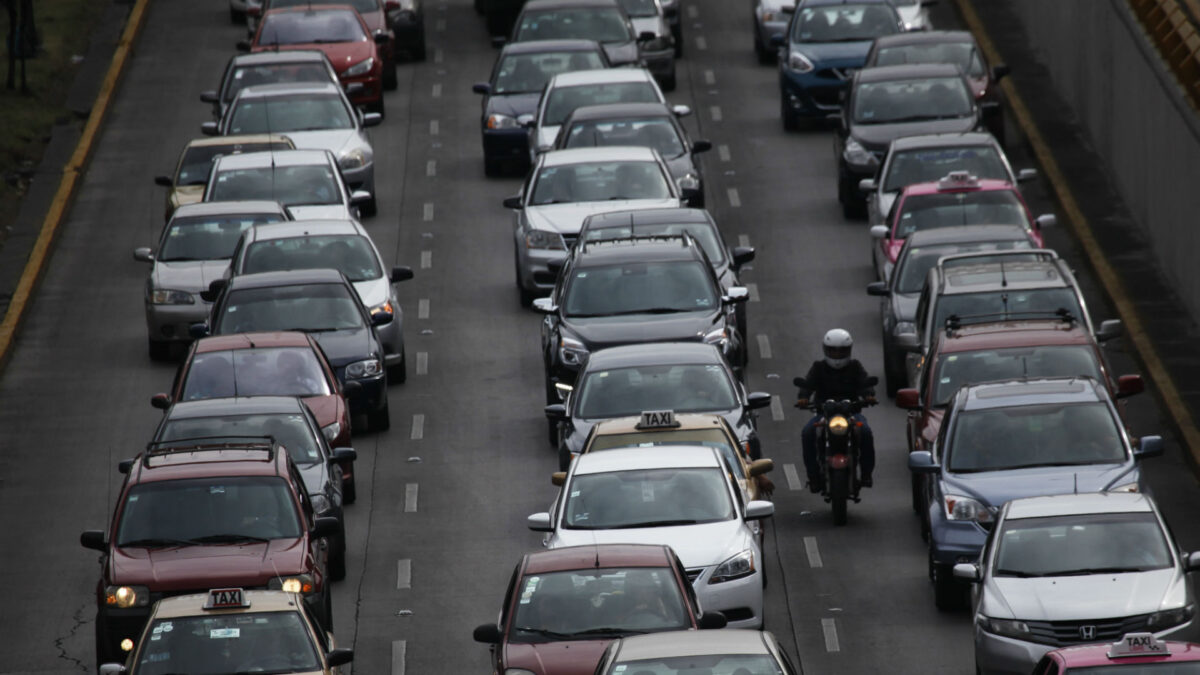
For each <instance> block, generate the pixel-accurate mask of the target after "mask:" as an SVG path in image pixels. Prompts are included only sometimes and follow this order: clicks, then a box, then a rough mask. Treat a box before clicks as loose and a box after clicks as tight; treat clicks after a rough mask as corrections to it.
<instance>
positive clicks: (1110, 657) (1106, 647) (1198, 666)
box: [1033, 633, 1200, 675]
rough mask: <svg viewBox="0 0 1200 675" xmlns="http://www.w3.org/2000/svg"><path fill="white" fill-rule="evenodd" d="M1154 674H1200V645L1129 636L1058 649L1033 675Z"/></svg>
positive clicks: (1150, 636) (1151, 635)
mask: <svg viewBox="0 0 1200 675" xmlns="http://www.w3.org/2000/svg"><path fill="white" fill-rule="evenodd" d="M1155 672H1161V673H1164V675H1167V674H1173V673H1200V645H1198V644H1193V643H1191V642H1169V641H1165V640H1159V639H1158V638H1156V637H1154V634H1153V633H1129V634H1127V635H1126V636H1125V637H1123V638H1121V639H1120V640H1118V641H1117V642H1114V643H1112V644H1094V645H1081V646H1078V647H1066V648H1063V649H1055V650H1054V651H1051V652H1047V653H1046V655H1045V656H1043V657H1042V660H1041V661H1038V663H1037V665H1036V666H1034V668H1033V675H1063V674H1064V673H1073V674H1074V675H1085V674H1087V675H1104V674H1106V673H1112V675H1120V674H1121V673H1139V674H1140V675H1144V674H1148V673H1155Z"/></svg>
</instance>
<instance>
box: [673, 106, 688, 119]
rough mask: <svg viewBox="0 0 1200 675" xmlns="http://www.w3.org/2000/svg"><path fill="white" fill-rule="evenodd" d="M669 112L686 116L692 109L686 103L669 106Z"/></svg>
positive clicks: (678, 115) (677, 115)
mask: <svg viewBox="0 0 1200 675" xmlns="http://www.w3.org/2000/svg"><path fill="white" fill-rule="evenodd" d="M671 112H672V113H674V114H675V116H676V117H687V116H688V115H691V114H692V109H691V108H690V107H688V106H686V105H673V106H671Z"/></svg>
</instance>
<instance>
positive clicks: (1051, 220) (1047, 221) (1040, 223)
mask: <svg viewBox="0 0 1200 675" xmlns="http://www.w3.org/2000/svg"><path fill="white" fill-rule="evenodd" d="M1057 224H1058V216H1056V215H1054V214H1053V213H1043V214H1042V215H1040V216H1038V217H1037V218H1034V219H1033V226H1034V227H1035V228H1037V229H1039V230H1041V229H1044V228H1047V227H1054V226H1055V225H1057Z"/></svg>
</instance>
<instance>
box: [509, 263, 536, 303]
mask: <svg viewBox="0 0 1200 675" xmlns="http://www.w3.org/2000/svg"><path fill="white" fill-rule="evenodd" d="M513 261H514V262H513V269H515V270H516V273H517V293H518V294H520V296H521V306H522V307H533V300H534V298H536V297H537V293H534V292H533V291H530V290H527V289H526V288H525V287H524V286H522V285H521V268H520V264H521V263H520V262H517V259H516V254H513Z"/></svg>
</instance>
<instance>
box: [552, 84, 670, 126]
mask: <svg viewBox="0 0 1200 675" xmlns="http://www.w3.org/2000/svg"><path fill="white" fill-rule="evenodd" d="M609 103H662V97H661V96H659V93H658V90H657V89H655V88H654V84H653V83H651V82H607V83H602V84H581V85H576V86H571V87H555V88H553V89H551V90H550V93H549V98H548V99H547V100H546V108H545V111H544V112H543V113H542V121H541V123H542V125H543V126H551V125H555V124H562V123H563V121H564V120H566V119H567V115H570V114H571V113H573V112H575V109H576V108H582V107H583V106H585V105H606V104H609Z"/></svg>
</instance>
